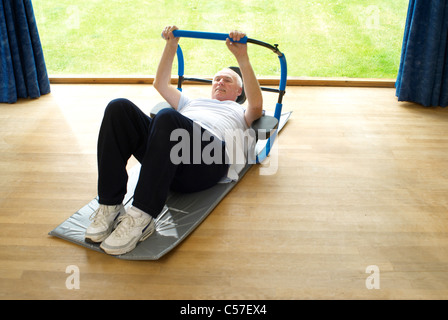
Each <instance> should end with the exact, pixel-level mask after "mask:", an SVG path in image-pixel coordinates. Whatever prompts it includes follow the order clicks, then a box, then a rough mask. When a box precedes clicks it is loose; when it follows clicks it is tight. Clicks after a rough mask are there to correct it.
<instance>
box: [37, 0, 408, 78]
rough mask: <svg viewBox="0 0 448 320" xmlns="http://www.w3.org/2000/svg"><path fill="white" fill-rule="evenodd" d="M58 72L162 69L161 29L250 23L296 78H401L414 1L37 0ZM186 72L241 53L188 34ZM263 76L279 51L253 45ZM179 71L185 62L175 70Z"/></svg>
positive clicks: (48, 53) (200, 71)
mask: <svg viewBox="0 0 448 320" xmlns="http://www.w3.org/2000/svg"><path fill="white" fill-rule="evenodd" d="M33 6H34V11H35V15H36V20H37V24H38V28H39V34H40V37H41V42H42V46H43V49H44V55H45V59H46V64H47V69H48V72H49V74H50V75H68V74H82V75H86V74H87V75H98V76H100V75H120V76H125V75H141V76H149V75H154V74H155V71H156V68H157V65H158V62H159V58H160V55H161V53H162V50H163V46H164V41H163V40H162V39H161V37H160V34H161V30H162V29H163V27H164V26H165V25H169V24H175V25H177V26H179V27H180V28H181V29H185V30H196V31H210V32H226V33H227V32H228V31H230V30H231V29H238V30H242V31H245V32H246V33H247V34H248V36H249V37H251V38H255V39H257V40H261V41H265V42H268V43H271V44H279V48H280V50H281V51H282V52H283V53H285V55H286V59H287V62H288V76H291V77H300V76H310V77H357V78H395V77H396V75H397V72H398V67H399V62H400V55H401V45H402V39H403V31H404V24H405V21H406V13H407V7H408V0H394V1H391V0H369V1H367V0H344V1H343V0H320V1H311V0H278V1H272V0H227V1H205V0H167V1H163V0H57V1H55V0H33ZM180 44H181V46H182V49H183V52H184V55H185V66H186V70H185V73H186V74H188V75H201V76H211V75H213V74H214V73H215V71H216V70H217V69H218V68H220V67H222V66H229V65H234V64H235V61H234V58H233V57H232V56H231V55H230V53H229V52H228V51H227V49H226V48H225V44H224V43H223V42H221V41H201V40H194V39H187V38H184V39H182V40H181V42H180ZM249 50H250V54H251V59H252V64H253V65H254V69H255V71H256V73H257V75H258V76H266V77H269V76H278V75H279V63H278V59H277V57H276V55H275V54H273V53H272V52H271V51H269V50H267V49H265V48H261V47H258V46H254V45H249ZM173 73H176V70H175V69H174V70H173Z"/></svg>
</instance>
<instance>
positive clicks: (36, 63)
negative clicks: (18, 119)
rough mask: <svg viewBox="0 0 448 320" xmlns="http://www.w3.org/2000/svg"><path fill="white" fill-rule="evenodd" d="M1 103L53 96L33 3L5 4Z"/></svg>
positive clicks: (0, 24) (0, 25) (0, 33)
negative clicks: (50, 94) (46, 95)
mask: <svg viewBox="0 0 448 320" xmlns="http://www.w3.org/2000/svg"><path fill="white" fill-rule="evenodd" d="M1 1H2V4H1V5H0V37H1V38H0V39H1V40H0V41H1V42H0V70H1V73H0V76H1V78H0V81H1V83H0V102H8V103H14V102H16V101H17V99H18V98H38V97H40V96H41V95H43V94H47V93H49V92H50V82H49V80H48V74H47V68H46V65H45V60H44V55H43V52H42V46H41V43H40V38H39V33H38V31H37V25H36V19H35V18H34V11H33V5H32V3H31V0H1Z"/></svg>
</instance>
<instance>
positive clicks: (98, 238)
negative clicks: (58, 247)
mask: <svg viewBox="0 0 448 320" xmlns="http://www.w3.org/2000/svg"><path fill="white" fill-rule="evenodd" d="M125 213H126V211H125V210H124V206H123V205H122V204H119V205H116V206H106V205H102V204H100V207H99V208H98V209H97V210H96V211H95V212H94V213H93V214H92V215H91V216H90V220H92V223H91V224H90V226H89V227H88V228H87V230H86V233H85V236H84V237H85V240H86V241H89V242H94V243H99V242H102V241H104V240H105V239H106V238H107V237H108V236H109V235H110V234H111V232H112V230H113V229H114V227H115V226H116V223H117V222H118V217H119V216H120V215H124V214H125Z"/></svg>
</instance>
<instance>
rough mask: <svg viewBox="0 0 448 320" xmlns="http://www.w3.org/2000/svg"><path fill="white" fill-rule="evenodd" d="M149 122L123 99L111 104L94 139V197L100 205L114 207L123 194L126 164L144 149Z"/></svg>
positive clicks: (149, 119) (120, 201) (145, 116)
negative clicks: (96, 145) (95, 176)
mask: <svg viewBox="0 0 448 320" xmlns="http://www.w3.org/2000/svg"><path fill="white" fill-rule="evenodd" d="M150 123H151V118H149V117H148V116H147V115H146V114H145V113H143V111H141V110H140V109H139V108H138V107H137V106H135V105H134V104H133V103H132V102H131V101H129V100H126V99H116V100H113V101H111V102H110V103H109V104H108V106H107V108H106V110H105V113H104V118H103V122H102V124H101V129H100V133H99V137H98V154H97V155H98V195H99V202H100V204H104V205H117V204H120V203H122V201H123V199H124V196H125V195H126V186H127V181H128V174H127V171H126V165H127V162H128V160H129V158H130V157H131V155H133V154H134V155H135V156H136V157H137V158H138V157H139V155H140V156H141V155H143V154H144V153H145V150H146V141H147V135H148V127H149V125H150Z"/></svg>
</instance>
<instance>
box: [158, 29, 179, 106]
mask: <svg viewBox="0 0 448 320" xmlns="http://www.w3.org/2000/svg"><path fill="white" fill-rule="evenodd" d="M177 29H178V28H177V27H176V26H168V27H165V29H164V30H163V32H162V37H163V38H164V39H165V40H166V44H165V49H164V50H163V54H162V58H161V59H160V62H159V66H158V68H157V73H156V78H155V80H154V88H156V90H157V91H158V92H159V93H160V95H161V96H162V97H163V98H164V99H165V100H166V101H167V102H168V103H169V104H170V105H171V106H172V107H173V108H174V109H177V106H178V105H179V100H180V96H181V92H180V91H179V90H177V89H176V88H175V87H174V86H172V85H171V71H172V68H173V61H174V57H175V55H176V51H177V45H178V43H179V38H176V37H174V35H173V30H177Z"/></svg>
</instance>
